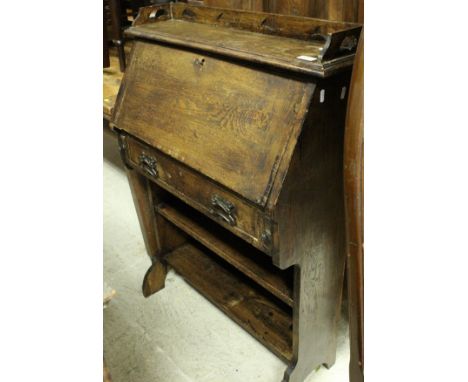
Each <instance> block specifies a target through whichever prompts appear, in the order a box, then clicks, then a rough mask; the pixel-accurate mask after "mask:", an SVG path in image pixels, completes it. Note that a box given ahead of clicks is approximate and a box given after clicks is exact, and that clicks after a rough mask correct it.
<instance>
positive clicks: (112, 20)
mask: <svg viewBox="0 0 468 382" xmlns="http://www.w3.org/2000/svg"><path fill="white" fill-rule="evenodd" d="M103 4H104V12H103V14H104V57H105V58H104V67H105V68H107V67H109V64H110V63H109V61H108V55H107V59H106V52H107V53H108V52H109V48H108V46H109V41H112V43H113V45H114V46H116V47H117V52H118V57H119V67H120V71H121V72H123V71H125V66H126V62H125V49H124V37H123V26H122V7H121V4H120V0H103ZM106 64H108V65H106Z"/></svg>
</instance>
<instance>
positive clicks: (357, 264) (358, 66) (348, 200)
mask: <svg viewBox="0 0 468 382" xmlns="http://www.w3.org/2000/svg"><path fill="white" fill-rule="evenodd" d="M344 186H345V205H346V232H347V235H346V239H347V240H346V249H347V271H348V272H347V276H348V306H349V337H350V352H351V357H350V363H349V373H350V381H351V382H362V381H364V39H363V37H361V40H360V42H359V46H358V50H357V52H356V62H355V64H354V69H353V75H352V79H351V86H350V93H349V103H348V114H347V118H346V130H345V145H344Z"/></svg>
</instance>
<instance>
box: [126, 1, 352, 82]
mask: <svg viewBox="0 0 468 382" xmlns="http://www.w3.org/2000/svg"><path fill="white" fill-rule="evenodd" d="M360 30H361V27H360V26H358V25H356V24H347V23H336V22H329V21H325V20H318V19H312V18H305V17H294V16H284V15H275V14H269V13H260V12H246V11H238V10H229V9H223V8H211V7H204V6H193V5H187V4H183V3H175V4H173V3H171V4H165V5H159V6H151V7H146V8H142V9H141V10H140V13H139V16H138V17H137V19H136V20H135V22H134V25H133V26H132V27H131V28H129V30H128V31H127V34H129V35H132V36H134V37H136V38H141V39H146V40H153V41H159V42H165V43H169V44H175V45H179V46H185V47H189V48H195V49H200V50H204V51H207V52H211V53H218V54H221V55H226V56H230V57H234V58H237V59H244V60H247V61H250V62H256V63H261V64H266V65H269V66H274V67H279V68H282V69H286V70H291V71H295V72H300V73H304V74H312V75H317V76H321V77H326V76H328V75H330V74H332V73H334V72H335V71H337V70H340V69H342V68H344V67H347V66H350V65H352V60H353V57H354V51H355V48H356V45H357V40H358V38H359V34H360Z"/></svg>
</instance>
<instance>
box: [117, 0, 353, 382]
mask: <svg viewBox="0 0 468 382" xmlns="http://www.w3.org/2000/svg"><path fill="white" fill-rule="evenodd" d="M360 32H361V27H360V26H359V25H355V24H345V23H335V22H328V21H323V20H316V19H310V18H303V17H293V16H282V15H275V14H268V13H256V12H246V11H238V10H232V9H220V8H209V7H203V6H196V5H188V4H185V3H171V4H164V5H158V6H150V7H145V8H142V9H141V10H140V12H139V15H138V17H137V18H136V19H135V21H134V23H133V26H132V27H131V28H129V30H128V31H127V33H128V34H129V35H130V36H132V37H133V38H134V39H135V42H134V45H133V48H132V52H131V55H130V60H129V64H128V68H127V70H126V72H125V75H124V78H123V81H122V85H121V87H120V90H119V94H118V96H117V100H116V104H115V107H114V111H113V115H112V117H111V125H112V127H113V129H114V130H115V131H116V132H117V133H118V136H119V146H120V152H121V156H122V159H123V161H124V163H125V166H126V169H127V175H128V179H129V183H130V187H131V189H132V194H133V198H134V202H135V206H136V209H137V213H138V217H139V220H140V225H141V229H142V232H143V236H144V240H145V244H146V249H147V251H148V254H149V256H150V258H151V261H152V265H151V267H150V268H149V270H148V271H147V273H146V275H145V277H144V281H143V294H144V295H145V296H150V295H152V294H153V293H156V292H158V291H159V290H161V289H162V288H163V287H164V280H165V277H166V272H167V266H168V265H169V266H171V267H173V268H174V269H175V270H176V271H177V272H178V273H179V274H181V275H182V276H183V277H184V278H185V279H186V280H187V282H189V283H190V284H191V285H192V286H193V287H194V288H196V289H197V290H198V291H199V292H200V293H202V294H203V295H204V296H205V297H206V298H207V299H209V300H210V301H211V302H212V303H213V304H215V305H216V306H217V307H218V308H220V309H221V310H222V311H223V312H224V313H225V314H226V315H228V316H229V317H230V318H231V319H233V320H234V321H235V322H237V323H238V324H239V325H240V326H242V327H243V328H244V329H245V330H246V331H248V332H249V333H250V334H252V335H253V336H254V337H255V338H257V339H258V340H259V341H260V342H262V343H263V344H264V345H265V346H266V347H267V348H268V349H270V350H271V351H272V352H274V353H275V354H276V355H277V356H278V357H280V358H282V359H283V360H284V361H286V362H287V363H288V365H289V366H288V368H287V369H286V371H285V374H284V381H290V382H298V381H303V380H304V379H305V378H306V377H307V376H308V374H309V373H310V372H311V371H312V370H314V368H316V367H317V366H319V365H322V364H324V365H325V366H327V367H330V366H332V365H333V363H334V362H335V352H336V324H337V318H338V316H339V309H340V303H341V292H342V285H343V275H344V264H345V252H344V233H343V232H344V221H343V220H344V219H343V182H342V174H343V171H342V167H343V166H342V162H343V128H344V118H345V111H346V102H347V87H348V85H349V78H350V70H351V66H352V63H353V58H354V52H355V49H356V45H357V42H358V39H359V35H360Z"/></svg>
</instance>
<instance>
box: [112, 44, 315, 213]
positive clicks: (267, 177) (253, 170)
mask: <svg viewBox="0 0 468 382" xmlns="http://www.w3.org/2000/svg"><path fill="white" fill-rule="evenodd" d="M313 89H314V85H313V84H311V83H306V82H301V81H299V80H296V79H291V78H286V77H283V76H280V75H279V74H273V73H270V72H264V71H261V70H260V69H259V68H255V69H254V68H251V67H248V66H245V65H241V64H239V63H231V62H228V61H224V60H222V59H219V58H215V57H213V56H211V55H205V54H203V53H195V52H192V51H186V50H180V49H177V48H172V47H168V46H163V45H158V44H153V43H149V42H143V41H136V42H135V46H134V51H133V54H132V58H131V62H130V65H129V67H128V68H127V71H126V73H125V77H124V81H123V84H122V88H121V90H120V93H119V99H118V100H117V104H116V111H115V115H114V123H115V124H116V126H117V127H118V128H119V129H122V130H125V131H127V132H129V133H130V134H132V135H134V136H136V137H138V138H140V139H141V140H143V141H145V142H146V143H148V144H150V145H152V146H153V147H156V148H158V149H159V150H161V151H162V152H164V153H166V154H167V155H169V156H171V157H173V158H175V159H177V160H178V161H180V162H182V163H184V164H186V165H187V166H189V167H191V168H193V169H195V170H197V171H199V172H200V173H202V174H204V175H206V176H207V177H209V178H211V179H213V180H214V181H216V182H218V183H220V184H221V185H223V186H225V187H227V188H228V189H230V190H232V191H234V192H236V193H238V194H239V195H241V196H243V197H245V198H246V199H248V200H250V201H252V202H254V203H256V204H259V205H261V206H264V205H265V203H266V201H267V199H268V196H269V193H270V190H271V187H272V183H273V180H274V178H275V176H276V175H277V173H278V171H280V173H282V172H283V171H286V168H287V165H288V163H287V162H288V161H289V156H290V155H291V152H292V150H291V145H294V144H295V141H296V138H297V135H298V134H299V132H300V129H301V125H302V122H303V119H304V117H305V114H306V112H307V107H308V105H309V102H310V99H311V95H312V93H313ZM285 153H286V155H283V154H285ZM283 156H284V158H283Z"/></svg>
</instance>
